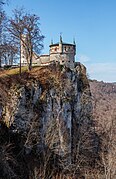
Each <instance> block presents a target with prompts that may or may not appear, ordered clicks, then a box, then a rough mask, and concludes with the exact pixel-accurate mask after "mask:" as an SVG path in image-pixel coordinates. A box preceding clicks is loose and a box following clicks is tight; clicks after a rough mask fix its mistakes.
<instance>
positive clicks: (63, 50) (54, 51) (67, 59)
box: [21, 36, 76, 69]
mask: <svg viewBox="0 0 116 179" xmlns="http://www.w3.org/2000/svg"><path fill="white" fill-rule="evenodd" d="M49 47H50V50H49V54H48V55H41V56H38V55H37V54H36V53H34V54H33V59H32V61H33V65H40V66H46V65H49V64H51V63H52V62H56V63H60V64H61V65H63V64H65V65H66V66H67V67H70V68H72V69H73V68H74V64H75V55H76V44H75V41H74V42H73V44H69V43H64V42H63V41H62V37H61V36H60V41H59V42H58V43H53V42H51V45H50V46H49ZM21 63H22V65H26V64H27V61H26V56H25V49H24V46H23V43H21Z"/></svg>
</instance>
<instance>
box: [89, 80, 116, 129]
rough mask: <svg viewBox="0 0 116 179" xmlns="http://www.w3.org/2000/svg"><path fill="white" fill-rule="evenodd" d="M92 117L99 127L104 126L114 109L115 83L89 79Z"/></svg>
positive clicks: (115, 103)
mask: <svg viewBox="0 0 116 179" xmlns="http://www.w3.org/2000/svg"><path fill="white" fill-rule="evenodd" d="M90 89H91V94H92V102H93V117H94V120H95V121H96V122H97V123H98V125H99V127H100V126H101V127H106V123H107V124H108V122H109V121H111V119H112V117H114V115H115V111H116V83H104V82H103V81H101V82H99V81H96V80H93V81H92V80H91V81H90Z"/></svg>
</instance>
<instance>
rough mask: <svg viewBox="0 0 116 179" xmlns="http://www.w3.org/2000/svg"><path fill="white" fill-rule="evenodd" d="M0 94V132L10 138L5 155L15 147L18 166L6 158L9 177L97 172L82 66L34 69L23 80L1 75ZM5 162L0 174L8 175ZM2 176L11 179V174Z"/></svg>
mask: <svg viewBox="0 0 116 179" xmlns="http://www.w3.org/2000/svg"><path fill="white" fill-rule="evenodd" d="M0 90H1V94H0V101H1V102H0V115H1V117H0V118H1V131H2V128H5V130H6V131H7V132H6V133H8V134H7V136H6V135H5V134H4V135H5V136H6V141H4V140H3V141H2V142H1V150H3V146H4V147H5V145H6V144H7V145H8V146H9V144H11V145H12V146H13V150H11V151H12V152H11V153H12V156H14V160H15V162H16V163H17V167H16V166H15V167H14V163H13V161H12V160H11V161H10V159H9V160H6V159H4V160H6V163H7V165H8V166H9V172H11V173H12V175H11V174H10V176H11V178H18V177H20V178H34V177H35V178H42V177H43V178H50V176H51V178H53V176H55V175H56V173H57V172H58V173H63V174H64V175H65V177H66V176H67V177H68V176H69V174H70V176H73V175H74V176H75V177H77V176H78V177H79V176H80V174H81V171H83V172H84V171H85V170H86V167H90V166H91V167H93V162H94V159H95V154H96V153H97V151H96V150H95V149H96V147H95V146H96V141H95V132H94V127H93V123H92V101H91V93H90V87H89V82H88V79H87V77H86V70H85V67H84V66H83V65H81V64H79V63H78V64H76V65H75V68H74V70H71V69H69V68H66V67H65V66H61V65H51V66H48V67H41V68H40V67H38V68H37V67H36V68H33V69H32V71H31V72H24V73H23V74H22V76H21V77H19V75H17V74H12V75H8V74H7V75H3V74H1V76H0ZM4 135H3V136H4ZM6 152H7V150H6ZM3 163H4V161H3ZM3 163H2V165H3V167H1V168H0V172H2V170H5V169H4V165H5V164H3ZM17 168H18V171H17ZM22 168H23V171H22ZM27 168H28V170H29V171H28V172H27ZM74 171H75V174H74V173H73V172H74ZM83 172H82V173H83ZM40 175H41V177H40ZM1 176H2V178H8V176H9V173H8V171H7V172H6V173H5V171H4V172H2V174H1Z"/></svg>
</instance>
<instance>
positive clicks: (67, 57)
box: [50, 35, 76, 68]
mask: <svg viewBox="0 0 116 179" xmlns="http://www.w3.org/2000/svg"><path fill="white" fill-rule="evenodd" d="M75 55H76V44H75V41H74V42H73V44H69V43H64V42H63V41H62V36H61V35H60V42H58V43H55V44H51V45H50V61H56V62H60V64H61V65H63V64H65V65H66V66H67V67H70V68H74V63H75Z"/></svg>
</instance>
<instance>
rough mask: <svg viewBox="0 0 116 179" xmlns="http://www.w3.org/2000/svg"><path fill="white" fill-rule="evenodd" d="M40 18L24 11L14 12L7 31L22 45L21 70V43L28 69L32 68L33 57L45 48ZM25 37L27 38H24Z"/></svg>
mask: <svg viewBox="0 0 116 179" xmlns="http://www.w3.org/2000/svg"><path fill="white" fill-rule="evenodd" d="M39 25H40V24H39V17H38V16H37V15H35V14H29V13H26V12H24V9H19V10H16V9H15V10H14V17H13V18H10V19H9V27H7V29H8V30H9V32H10V33H11V35H12V36H13V37H15V39H17V40H18V43H20V69H21V43H22V44H23V46H24V49H25V53H26V55H25V56H26V60H27V64H28V69H29V70H31V68H32V57H33V55H34V53H35V52H36V53H39V52H40V50H41V49H42V48H43V43H42V42H43V39H44V36H43V35H42V34H41V31H40V28H39ZM24 36H25V38H24Z"/></svg>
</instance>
